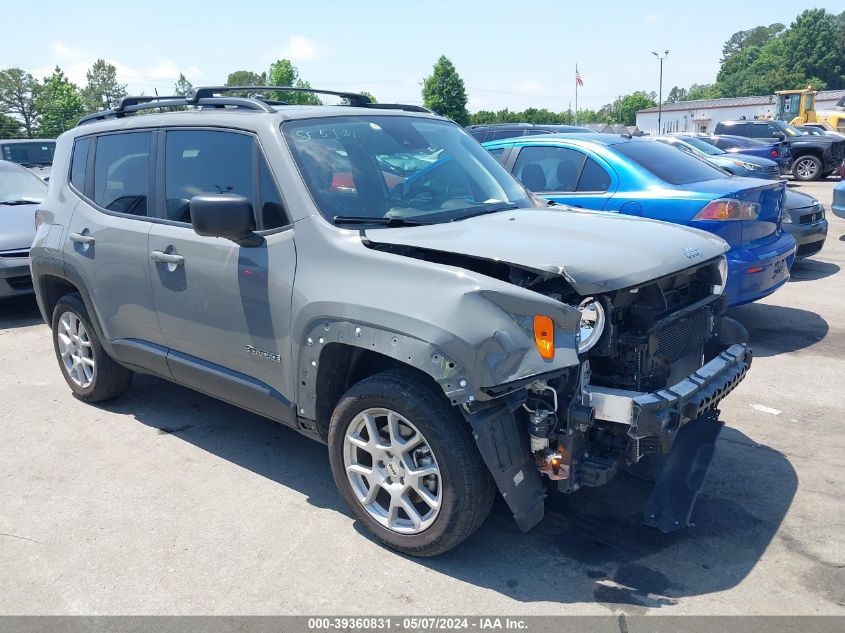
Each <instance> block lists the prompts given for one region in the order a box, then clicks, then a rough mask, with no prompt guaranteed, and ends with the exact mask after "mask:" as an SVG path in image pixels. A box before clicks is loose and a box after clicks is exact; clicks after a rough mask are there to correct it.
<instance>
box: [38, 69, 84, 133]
mask: <svg viewBox="0 0 845 633" xmlns="http://www.w3.org/2000/svg"><path fill="white" fill-rule="evenodd" d="M38 100H39V102H40V109H41V122H40V124H39V126H38V136H39V137H41V138H55V137H57V136H58V135H59V134H61V133H62V132H64V131H65V130H69V129H70V128H72V127H73V126H74V125H76V122H77V121H78V120H79V117H81V116H82V115H83V114H84V113H85V106H83V105H82V95H80V93H79V88H77V87H76V85H75V84H73V83H71V82H70V81H69V80H68V78H67V77H65V74H64V72H63V71H62V69H61V68H59V67H58V66H56V69H55V70H54V71H53V74H52V75H50V76H49V77H45V78H44V82H43V86H42V88H41V90H40V91H39V94H38Z"/></svg>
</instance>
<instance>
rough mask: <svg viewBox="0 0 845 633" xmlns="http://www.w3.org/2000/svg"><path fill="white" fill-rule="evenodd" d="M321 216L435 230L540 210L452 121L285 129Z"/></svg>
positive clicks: (323, 122) (343, 120)
mask: <svg viewBox="0 0 845 633" xmlns="http://www.w3.org/2000/svg"><path fill="white" fill-rule="evenodd" d="M282 131H283V132H284V135H285V138H286V139H287V142H288V145H289V146H290V148H291V150H292V152H293V155H294V158H295V160H296V162H297V165H298V167H299V171H300V172H301V173H302V176H303V179H304V180H305V183H306V184H307V186H308V189H309V191H310V192H311V195H312V196H313V198H314V201H315V202H316V203H317V206H318V207H319V209H320V213H322V215H323V216H324V217H325V218H326V219H328V220H330V221H332V220H334V221H338V220H343V219H346V220H349V219H355V218H358V219H361V220H362V221H367V220H371V221H387V220H392V221H394V223H395V224H397V225H398V224H399V223H400V222H401V221H403V220H407V221H408V223H417V224H418V223H435V222H443V221H450V220H456V219H461V218H463V217H470V216H472V215H478V214H479V213H488V212H494V211H497V210H504V209H513V208H517V207H531V206H533V204H532V201H531V199H530V198H529V196H528V194H527V193H526V192H525V190H524V189H523V188H522V187H521V186H520V185H519V183H518V182H517V181H516V180H515V179H514V178H513V177H512V176H511V175H510V174H509V173H508V172H507V171H505V169H504V167H502V166H501V165H500V164H499V163H498V162H497V161H496V159H495V158H493V157H492V156H491V155H490V154H489V153H488V152H487V151H486V150H485V149H484V148H483V147H481V146H480V145H479V144H478V142H477V141H475V140H474V139H473V138H472V137H471V136H469V135H468V134H467V133H466V132H464V131H463V130H462V129H461V128H460V127H458V126H457V125H455V124H453V123H449V122H446V121H438V120H431V119H423V118H417V117H403V116H371V117H363V116H355V117H331V118H321V119H308V120H300V121H290V122H286V123H283V124H282Z"/></svg>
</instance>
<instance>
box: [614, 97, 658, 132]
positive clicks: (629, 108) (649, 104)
mask: <svg viewBox="0 0 845 633" xmlns="http://www.w3.org/2000/svg"><path fill="white" fill-rule="evenodd" d="M656 97H657V95H656V94H654V93H653V92H645V91H644V90H637V91H636V92H634V93H631V94H629V95H625V96H623V97H622V98H621V99H620V100H619V110H618V112H619V120H618V121H617V123H624V124H625V125H636V124H637V111H638V110H645V109H646V108H653V107H655V106H656V105H657V98H656Z"/></svg>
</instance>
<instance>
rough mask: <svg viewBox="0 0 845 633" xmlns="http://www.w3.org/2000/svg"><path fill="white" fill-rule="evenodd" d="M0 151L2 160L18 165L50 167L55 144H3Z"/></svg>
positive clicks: (50, 142)
mask: <svg viewBox="0 0 845 633" xmlns="http://www.w3.org/2000/svg"><path fill="white" fill-rule="evenodd" d="M0 149H2V156H3V160H8V161H11V162H13V163H18V164H20V165H52V164H53V152H55V151H56V142H55V141H39V142H37V143H3V144H2V145H0Z"/></svg>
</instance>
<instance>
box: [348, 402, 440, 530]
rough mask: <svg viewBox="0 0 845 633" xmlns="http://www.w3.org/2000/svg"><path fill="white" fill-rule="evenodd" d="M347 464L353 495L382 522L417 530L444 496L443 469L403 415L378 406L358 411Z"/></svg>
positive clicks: (351, 427) (426, 523)
mask: <svg viewBox="0 0 845 633" xmlns="http://www.w3.org/2000/svg"><path fill="white" fill-rule="evenodd" d="M343 465H344V468H345V470H346V476H347V477H348V478H349V483H350V485H351V486H352V491H353V493H354V494H355V498H356V499H357V500H358V502H359V503H360V504H361V506H362V507H363V508H364V509H365V510H366V511H367V513H368V514H369V515H370V516H371V517H372V518H373V519H375V520H376V521H377V522H378V523H379V524H381V525H383V526H384V527H386V528H387V529H389V530H392V531H394V532H398V533H400V534H418V533H420V532H422V531H423V530H425V529H427V528H428V527H430V526H431V524H432V523H434V520H435V519H436V518H437V515H438V513H439V512H440V507H441V503H442V498H443V485H442V477H441V474H440V469H439V467H438V465H437V460H436V459H435V457H434V453H433V452H432V450H431V447H430V446H429V444H428V441H427V440H426V438H425V437H424V436H423V434H422V433H421V432H420V431H419V429H417V428H416V427H415V426H414V425H413V424H412V423H411V422H410V421H409V420H408V419H407V418H405V417H404V416H402V415H400V414H399V413H397V412H396V411H392V410H390V409H380V408H371V409H366V410H364V411H362V412H360V413H359V414H358V415H356V416H355V417H354V418H353V419H352V421H351V422H350V423H349V426H348V427H347V430H346V435H345V436H344V439H343Z"/></svg>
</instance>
